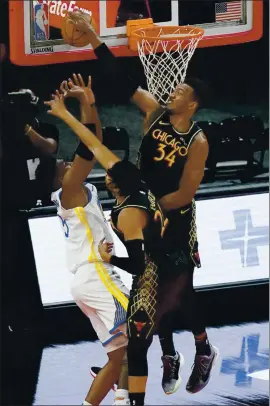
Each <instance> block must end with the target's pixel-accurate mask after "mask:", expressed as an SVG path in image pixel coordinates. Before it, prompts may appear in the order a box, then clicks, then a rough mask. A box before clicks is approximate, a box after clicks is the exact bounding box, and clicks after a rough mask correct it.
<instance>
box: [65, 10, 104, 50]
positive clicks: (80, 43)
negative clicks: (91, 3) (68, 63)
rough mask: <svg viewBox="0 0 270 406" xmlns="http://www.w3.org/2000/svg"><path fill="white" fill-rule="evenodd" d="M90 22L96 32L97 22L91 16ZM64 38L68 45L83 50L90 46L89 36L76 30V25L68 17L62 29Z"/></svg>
mask: <svg viewBox="0 0 270 406" xmlns="http://www.w3.org/2000/svg"><path fill="white" fill-rule="evenodd" d="M89 21H90V22H91V25H92V26H93V28H94V30H95V28H96V24H95V21H94V19H93V17H91V16H89ZM61 34H62V38H63V40H64V41H65V43H66V44H69V45H72V46H73V47H76V48H82V47H85V46H87V45H89V40H88V38H87V34H85V33H82V32H80V31H79V30H77V29H76V25H75V24H74V22H73V21H72V20H71V19H70V17H69V16H68V15H67V16H66V17H65V18H64V22H63V25H62V29H61Z"/></svg>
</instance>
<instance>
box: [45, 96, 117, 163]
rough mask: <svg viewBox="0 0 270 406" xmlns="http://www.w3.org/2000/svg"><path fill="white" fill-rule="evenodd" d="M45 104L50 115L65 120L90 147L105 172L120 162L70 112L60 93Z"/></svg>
mask: <svg viewBox="0 0 270 406" xmlns="http://www.w3.org/2000/svg"><path fill="white" fill-rule="evenodd" d="M45 104H46V105H48V106H50V110H49V111H48V113H49V114H52V115H54V116H56V117H58V118H60V119H61V120H63V121H64V122H65V123H66V124H67V125H68V126H69V127H70V128H71V129H72V130H73V132H74V133H75V134H76V135H77V136H78V137H79V139H80V140H81V142H82V143H84V144H85V145H86V146H87V147H88V149H89V150H90V151H91V152H92V153H93V155H94V156H95V158H96V159H97V160H98V162H99V163H100V164H101V165H102V166H103V168H104V169H105V170H107V169H109V168H111V167H112V166H113V165H114V164H115V163H116V162H118V161H120V159H119V158H118V157H117V156H116V155H115V154H114V153H113V152H111V151H110V150H109V149H108V148H107V147H105V145H103V144H102V142H101V141H100V140H99V139H98V138H97V137H96V136H95V135H94V133H93V132H92V131H91V130H89V129H88V128H87V127H86V126H84V125H83V124H82V123H80V122H79V121H78V120H77V119H76V118H75V117H74V116H73V115H72V114H70V113H69V112H68V110H67V109H66V107H65V104H64V97H63V96H62V95H61V94H60V93H59V92H58V91H57V92H56V95H55V96H54V99H53V100H51V101H49V102H45Z"/></svg>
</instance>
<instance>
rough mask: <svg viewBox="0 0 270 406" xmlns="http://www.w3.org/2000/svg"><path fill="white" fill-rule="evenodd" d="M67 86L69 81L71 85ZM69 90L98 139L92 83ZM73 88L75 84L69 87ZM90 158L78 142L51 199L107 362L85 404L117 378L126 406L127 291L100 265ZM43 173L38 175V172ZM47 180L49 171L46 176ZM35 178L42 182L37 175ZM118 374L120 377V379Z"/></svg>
mask: <svg viewBox="0 0 270 406" xmlns="http://www.w3.org/2000/svg"><path fill="white" fill-rule="evenodd" d="M70 82H72V81H70ZM74 82H75V84H76V86H73V88H72V90H70V89H69V88H68V87H67V84H66V82H63V83H62V86H61V88H62V91H64V93H65V97H75V98H77V99H79V100H80V104H81V121H82V123H84V124H85V125H86V126H87V127H88V128H91V130H92V131H95V130H96V131H95V132H96V134H97V137H98V138H99V139H101V137H102V135H101V126H100V123H99V119H98V116H97V112H96V108H95V105H94V102H95V100H94V95H93V93H92V91H91V87H90V86H91V81H90V78H89V83H88V86H85V84H84V82H83V79H82V78H81V76H80V75H78V77H77V76H76V75H74ZM73 85H74V83H73ZM94 163H95V161H94V156H93V154H92V153H91V152H90V151H89V149H88V148H86V147H85V146H84V144H82V143H80V144H79V146H78V148H77V150H76V155H75V159H74V162H73V164H72V166H68V165H66V164H65V163H63V162H58V163H57V164H56V168H55V176H54V179H53V180H52V179H51V180H52V185H51V186H52V187H53V190H55V191H54V192H53V193H52V200H53V202H54V203H55V204H56V206H57V213H58V216H59V218H60V223H61V225H62V227H63V233H64V238H65V241H66V259H67V267H68V270H69V271H70V272H72V273H73V274H74V277H73V280H72V286H71V293H72V295H73V297H74V300H75V302H76V304H77V305H78V306H79V308H80V309H81V310H82V312H83V313H84V314H85V315H86V316H87V317H88V318H89V319H90V321H91V323H92V326H93V328H94V329H95V331H96V333H97V336H98V338H99V340H100V341H101V343H102V345H103V347H104V349H105V351H106V352H107V354H108V357H109V361H108V363H107V364H106V365H105V367H104V368H103V369H102V371H101V376H100V379H99V381H98V382H94V383H93V385H92V386H91V388H90V391H89V393H88V395H87V397H86V400H85V401H84V404H86V405H99V404H100V402H101V401H102V400H103V399H104V397H105V396H106V395H107V393H108V392H109V390H110V389H111V388H112V386H113V384H114V382H115V380H117V379H118V378H119V381H120V385H121V388H120V390H119V391H117V392H116V399H115V403H114V404H116V405H128V404H129V399H128V391H127V366H126V363H127V361H126V346H127V338H126V310H127V306H128V297H129V291H128V289H127V288H126V286H125V285H124V284H123V282H122V281H121V279H120V277H119V275H118V274H117V273H116V272H115V271H114V269H113V266H112V265H110V264H106V263H104V262H103V261H102V259H101V257H100V255H99V252H98V245H99V243H100V241H101V240H103V239H105V240H106V242H107V243H108V246H109V248H110V250H111V252H112V253H113V252H114V249H113V237H112V234H111V232H110V228H109V225H108V224H107V221H106V219H105V217H104V213H103V211H102V208H101V205H100V203H99V199H98V195H97V190H96V188H95V186H93V185H91V184H86V183H84V181H85V179H86V178H87V176H88V175H89V172H90V171H91V169H92V168H93V166H94ZM41 172H42V171H41ZM45 176H47V178H48V176H49V175H48V172H46V173H45ZM37 179H38V180H40V179H41V175H40V173H39V174H37ZM120 372H121V374H120Z"/></svg>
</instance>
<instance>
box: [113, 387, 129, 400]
mask: <svg viewBox="0 0 270 406" xmlns="http://www.w3.org/2000/svg"><path fill="white" fill-rule="evenodd" d="M114 398H115V399H116V398H124V399H129V393H128V390H127V389H117V390H116V391H115V395H114Z"/></svg>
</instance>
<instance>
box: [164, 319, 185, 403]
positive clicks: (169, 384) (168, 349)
mask: <svg viewBox="0 0 270 406" xmlns="http://www.w3.org/2000/svg"><path fill="white" fill-rule="evenodd" d="M158 336H159V341H160V346H161V349H162V353H163V356H162V357H161V360H162V363H163V377H162V388H163V390H164V392H165V393H166V395H171V394H173V393H175V392H176V391H177V390H178V389H179V388H180V385H181V382H182V379H181V377H180V371H181V369H182V367H183V366H184V357H183V355H182V354H180V353H179V352H177V351H176V350H175V347H174V342H173V320H172V313H167V314H165V315H164V316H163V317H162V319H161V321H160V323H159V330H158Z"/></svg>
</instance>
